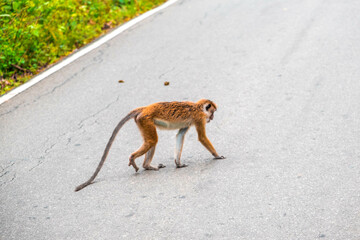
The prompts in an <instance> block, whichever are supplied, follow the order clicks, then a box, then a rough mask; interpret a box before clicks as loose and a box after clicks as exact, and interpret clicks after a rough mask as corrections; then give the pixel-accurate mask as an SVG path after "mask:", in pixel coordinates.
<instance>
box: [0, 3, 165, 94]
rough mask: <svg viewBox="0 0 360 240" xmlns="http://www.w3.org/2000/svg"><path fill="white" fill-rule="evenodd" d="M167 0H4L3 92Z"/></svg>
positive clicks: (0, 30)
mask: <svg viewBox="0 0 360 240" xmlns="http://www.w3.org/2000/svg"><path fill="white" fill-rule="evenodd" d="M165 1H166V0H57V1H51V0H1V1H0V95H2V94H4V93H5V92H6V91H9V90H11V89H12V88H14V87H16V86H18V85H20V84H21V83H23V82H25V81H26V80H28V79H30V78H31V76H32V75H33V74H36V73H38V72H39V71H41V70H42V69H44V68H46V67H47V66H49V65H51V64H53V63H54V62H56V61H57V60H59V59H60V58H61V57H63V56H66V55H68V54H70V53H71V52H73V51H74V50H75V49H77V48H79V47H81V46H83V45H84V44H87V43H89V42H90V41H92V40H93V39H94V38H96V37H98V36H99V35H101V34H103V33H104V32H106V31H107V30H108V29H110V28H112V27H114V26H116V25H119V24H121V23H123V22H125V21H127V20H129V19H131V18H133V17H135V16H137V15H139V14H141V13H143V12H145V11H148V10H150V9H152V8H154V7H155V6H157V5H159V4H161V3H163V2H165Z"/></svg>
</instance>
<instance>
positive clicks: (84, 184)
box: [75, 109, 141, 192]
mask: <svg viewBox="0 0 360 240" xmlns="http://www.w3.org/2000/svg"><path fill="white" fill-rule="evenodd" d="M140 112H141V109H135V110H133V111H131V112H130V113H129V114H128V115H126V116H125V117H124V118H123V119H122V120H121V121H120V122H119V123H118V125H117V126H116V128H115V129H114V131H113V133H112V135H111V137H110V139H109V142H108V143H107V145H106V148H105V150H104V153H103V156H102V158H101V161H100V163H99V165H98V166H97V168H96V170H95V172H94V174H93V175H92V176H91V178H90V179H89V180H87V181H86V182H84V183H83V184H81V185H79V186H77V187H76V188H75V192H77V191H79V190H81V189H83V188H84V187H86V186H88V185H90V184H91V183H92V181H94V179H95V178H96V176H97V175H98V173H99V171H100V169H101V168H102V166H103V165H104V162H105V159H106V157H107V155H108V153H109V150H110V148H111V145H112V143H113V142H114V140H115V137H116V135H117V134H118V132H119V131H120V129H121V127H122V126H123V125H124V124H125V123H126V122H127V121H129V120H130V119H132V118H134V117H136V116H137V115H138V114H139V113H140Z"/></svg>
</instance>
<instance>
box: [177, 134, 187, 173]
mask: <svg viewBox="0 0 360 240" xmlns="http://www.w3.org/2000/svg"><path fill="white" fill-rule="evenodd" d="M188 130H189V128H188V127H186V128H181V129H180V130H179V132H178V133H177V134H176V148H175V164H176V167H177V168H182V167H187V166H188V165H186V164H181V162H180V157H181V152H182V149H183V145H184V138H185V134H186V133H187V131H188Z"/></svg>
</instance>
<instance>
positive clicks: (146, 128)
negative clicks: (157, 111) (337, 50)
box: [129, 119, 158, 172]
mask: <svg viewBox="0 0 360 240" xmlns="http://www.w3.org/2000/svg"><path fill="white" fill-rule="evenodd" d="M136 124H137V126H138V128H139V130H140V132H141V135H142V136H143V138H144V143H143V145H141V147H140V148H139V149H138V150H137V151H136V152H133V153H132V154H131V155H130V158H129V166H131V165H132V166H133V167H134V168H135V171H136V172H137V171H139V168H138V166H136V163H135V159H136V158H138V157H140V156H142V155H143V154H145V153H147V152H148V151H149V150H150V149H151V148H153V147H154V151H155V146H156V143H157V141H158V137H157V133H156V127H155V124H154V123H153V122H151V121H149V120H147V119H138V120H137V122H136ZM149 154H150V155H152V156H153V155H154V152H150V153H149ZM151 158H152V157H151Z"/></svg>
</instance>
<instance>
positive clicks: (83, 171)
mask: <svg viewBox="0 0 360 240" xmlns="http://www.w3.org/2000/svg"><path fill="white" fill-rule="evenodd" d="M359 12H360V2H359V1H355V0H348V1H335V0H329V1H320V0H307V1H285V0H280V1H268V0H259V1H253V0H243V1H239V0H228V1H223V0H191V1H190V0H180V1H179V2H177V3H175V4H174V5H172V6H170V7H169V8H167V9H165V10H163V11H161V12H160V13H158V14H156V15H155V16H152V17H150V18H148V19H146V20H145V21H143V22H141V23H140V24H137V25H136V26H135V27H132V28H131V29H129V30H127V31H126V32H124V33H123V34H121V35H120V36H118V37H116V38H114V39H112V40H111V41H109V42H108V43H107V44H105V45H102V46H101V47H99V48H98V49H96V50H94V51H92V52H91V53H89V54H87V55H85V56H83V57H82V58H80V59H78V60H77V61H76V62H74V63H73V64H71V65H68V66H67V67H65V68H63V69H62V70H60V71H58V72H56V73H55V74H53V75H51V76H50V77H48V78H47V79H45V80H44V81H42V82H40V83H38V84H36V85H35V86H33V87H32V88H30V89H28V90H27V91H25V92H23V93H22V94H20V95H18V96H16V97H15V98H13V99H11V100H10V101H8V102H6V103H4V104H2V105H0V164H1V165H0V166H1V168H0V193H1V195H0V239H4V240H8V239H16V240H20V239H208V238H209V239H211V238H212V239H246V240H249V239H339V240H340V239H341V240H344V239H347V240H358V239H360V189H359V186H360V67H359V66H360V27H359V26H360V15H359ZM119 80H124V81H125V83H119V82H118V81H119ZM165 81H169V82H170V85H169V86H164V84H163V83H164V82H165ZM200 98H209V99H212V100H213V101H215V102H216V103H217V104H218V106H219V109H218V111H217V112H216V114H215V118H214V121H212V122H211V123H210V124H209V125H208V126H207V132H208V136H209V138H210V140H211V141H212V143H213V144H214V146H215V148H216V149H217V151H218V153H219V154H221V155H224V156H226V157H227V159H226V160H221V161H214V160H212V158H211V155H210V154H209V153H208V152H207V151H206V150H205V149H204V148H203V147H202V145H201V144H200V143H199V142H198V141H197V136H196V132H195V130H194V129H191V130H190V132H189V133H188V134H187V136H186V138H185V145H184V151H183V155H182V159H183V161H185V162H186V163H187V164H189V166H188V167H187V168H183V169H176V168H175V165H174V161H173V152H174V148H175V135H176V131H161V132H159V143H158V146H157V150H156V153H155V157H154V161H153V162H154V163H155V164H157V163H163V164H165V165H167V167H166V168H164V169H161V170H160V171H159V172H151V171H143V170H141V171H139V173H135V172H134V169H133V168H131V167H128V166H127V163H128V156H129V154H130V153H131V152H133V151H134V150H136V149H137V148H138V147H139V146H140V144H141V137H140V134H139V133H138V131H137V129H136V126H135V124H134V123H133V122H132V121H131V122H129V123H128V124H127V125H125V127H124V128H123V129H122V130H121V132H120V134H119V135H118V138H117V139H116V141H115V142H114V145H113V148H112V149H111V152H110V154H109V156H108V159H107V162H106V163H105V166H104V168H103V169H102V171H101V172H100V174H99V176H98V178H97V182H96V183H95V184H92V185H91V186H89V187H87V188H85V189H84V190H82V191H80V192H77V193H75V192H74V187H75V186H76V185H78V184H80V183H82V182H83V181H84V180H86V179H88V178H89V177H90V175H91V174H92V173H93V171H94V170H95V167H96V166H97V164H98V162H99V160H100V157H101V155H102V152H103V150H104V147H105V145H106V143H107V141H108V138H109V137H110V135H111V132H112V130H113V128H114V127H115V126H116V124H117V123H118V121H119V120H120V119H121V118H122V117H123V116H125V114H126V113H127V112H129V111H130V110H131V109H133V108H135V107H138V106H144V105H147V104H149V103H152V102H157V101H172V100H179V101H182V100H190V101H197V100H198V99H200ZM141 161H142V159H138V161H137V163H138V164H139V165H141Z"/></svg>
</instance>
